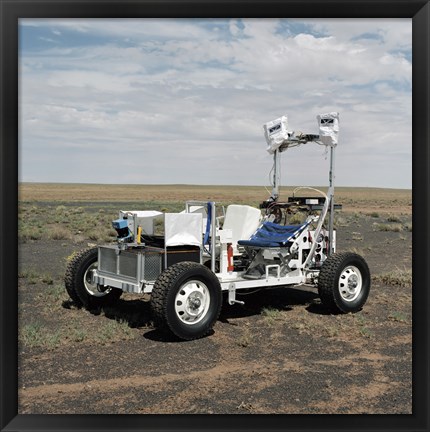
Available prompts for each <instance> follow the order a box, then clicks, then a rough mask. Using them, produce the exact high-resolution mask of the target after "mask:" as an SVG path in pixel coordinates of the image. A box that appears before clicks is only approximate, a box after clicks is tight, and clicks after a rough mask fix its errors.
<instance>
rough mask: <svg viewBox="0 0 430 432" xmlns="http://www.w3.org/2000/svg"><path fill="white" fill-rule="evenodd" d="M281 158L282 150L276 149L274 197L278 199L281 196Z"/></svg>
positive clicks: (274, 156)
mask: <svg viewBox="0 0 430 432" xmlns="http://www.w3.org/2000/svg"><path fill="white" fill-rule="evenodd" d="M280 159H281V152H280V151H279V150H275V153H274V155H273V188H272V198H273V200H274V201H276V200H277V199H278V198H279V183H280V179H279V175H280V172H279V171H280V170H279V164H280Z"/></svg>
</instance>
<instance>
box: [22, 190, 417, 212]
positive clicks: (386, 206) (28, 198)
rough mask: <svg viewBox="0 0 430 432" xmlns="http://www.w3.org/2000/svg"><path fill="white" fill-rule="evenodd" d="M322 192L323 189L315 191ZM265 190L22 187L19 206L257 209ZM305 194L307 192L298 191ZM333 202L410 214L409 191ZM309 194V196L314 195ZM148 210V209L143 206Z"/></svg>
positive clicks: (346, 194) (350, 194) (345, 195)
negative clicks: (189, 204) (192, 204)
mask: <svg viewBox="0 0 430 432" xmlns="http://www.w3.org/2000/svg"><path fill="white" fill-rule="evenodd" d="M317 188H318V189H321V190H322V191H325V190H326V187H317ZM293 190H294V187H283V188H282V189H281V200H283V199H285V200H286V199H287V197H288V196H290V195H291V194H292V191H293ZM269 192H270V191H269V190H266V188H265V187H264V186H197V185H105V184H75V183H73V184H72V183H21V184H20V185H19V200H20V201H21V202H81V201H82V202H112V203H114V202H136V203H142V204H149V203H152V202H153V203H160V202H185V201H187V200H204V201H207V200H212V201H216V202H220V203H225V204H228V203H238V204H249V205H254V206H257V205H258V204H259V203H260V202H262V201H263V200H265V199H267V198H268V197H269V195H270V193H269ZM301 193H302V194H306V191H301ZM335 193H336V202H338V203H341V204H343V210H344V211H363V212H364V211H367V212H372V211H378V212H384V213H387V212H388V213H407V214H409V213H411V212H412V191H411V190H410V189H382V188H350V187H338V188H336V191H335ZM313 194H315V193H313V192H312V191H310V192H309V195H313ZM145 207H147V205H145Z"/></svg>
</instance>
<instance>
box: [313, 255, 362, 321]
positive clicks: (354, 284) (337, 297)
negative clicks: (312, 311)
mask: <svg viewBox="0 0 430 432" xmlns="http://www.w3.org/2000/svg"><path fill="white" fill-rule="evenodd" d="M369 291H370V271H369V267H368V265H367V263H366V261H365V260H364V258H363V257H361V256H360V255H357V254H355V253H352V252H343V253H338V254H333V255H330V256H329V257H328V258H327V259H326V260H325V261H324V263H323V265H322V268H321V271H320V274H319V277H318V293H319V295H320V298H321V301H322V303H323V304H324V305H325V306H326V307H328V308H329V309H330V310H332V311H335V312H342V313H347V312H357V311H359V310H360V309H361V308H362V307H363V305H364V304H365V303H366V300H367V297H368V296H369Z"/></svg>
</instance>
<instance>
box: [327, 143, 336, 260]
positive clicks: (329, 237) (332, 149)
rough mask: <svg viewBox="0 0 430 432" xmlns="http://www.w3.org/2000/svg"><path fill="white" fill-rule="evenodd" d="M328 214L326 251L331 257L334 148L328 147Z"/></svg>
mask: <svg viewBox="0 0 430 432" xmlns="http://www.w3.org/2000/svg"><path fill="white" fill-rule="evenodd" d="M329 176H330V178H329V181H330V188H329V192H330V214H329V223H328V233H329V234H328V239H329V240H328V241H329V249H328V251H327V253H328V256H330V255H331V252H332V249H333V219H334V147H333V146H332V147H330V174H329Z"/></svg>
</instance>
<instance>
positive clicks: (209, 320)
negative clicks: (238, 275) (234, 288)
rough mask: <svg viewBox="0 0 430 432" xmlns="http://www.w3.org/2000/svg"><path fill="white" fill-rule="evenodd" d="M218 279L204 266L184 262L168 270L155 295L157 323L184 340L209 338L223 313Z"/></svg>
mask: <svg viewBox="0 0 430 432" xmlns="http://www.w3.org/2000/svg"><path fill="white" fill-rule="evenodd" d="M221 305H222V296H221V286H220V284H219V281H218V278H217V277H216V276H215V274H214V273H213V272H212V271H210V270H209V269H208V268H207V267H205V266H204V265H201V264H198V263H195V262H180V263H177V264H174V265H172V266H170V267H168V268H167V269H166V270H165V271H164V272H163V273H161V275H160V276H159V278H158V279H157V281H156V282H155V284H154V288H153V290H152V293H151V309H152V313H153V317H154V320H155V324H156V325H157V326H159V327H164V328H168V329H169V330H170V331H171V332H172V333H173V334H175V335H176V336H177V337H179V338H180V339H185V340H192V339H198V338H201V337H203V336H206V335H207V334H208V333H209V332H210V330H211V329H212V327H213V326H214V324H215V322H216V320H217V319H218V317H219V314H220V312H221Z"/></svg>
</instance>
